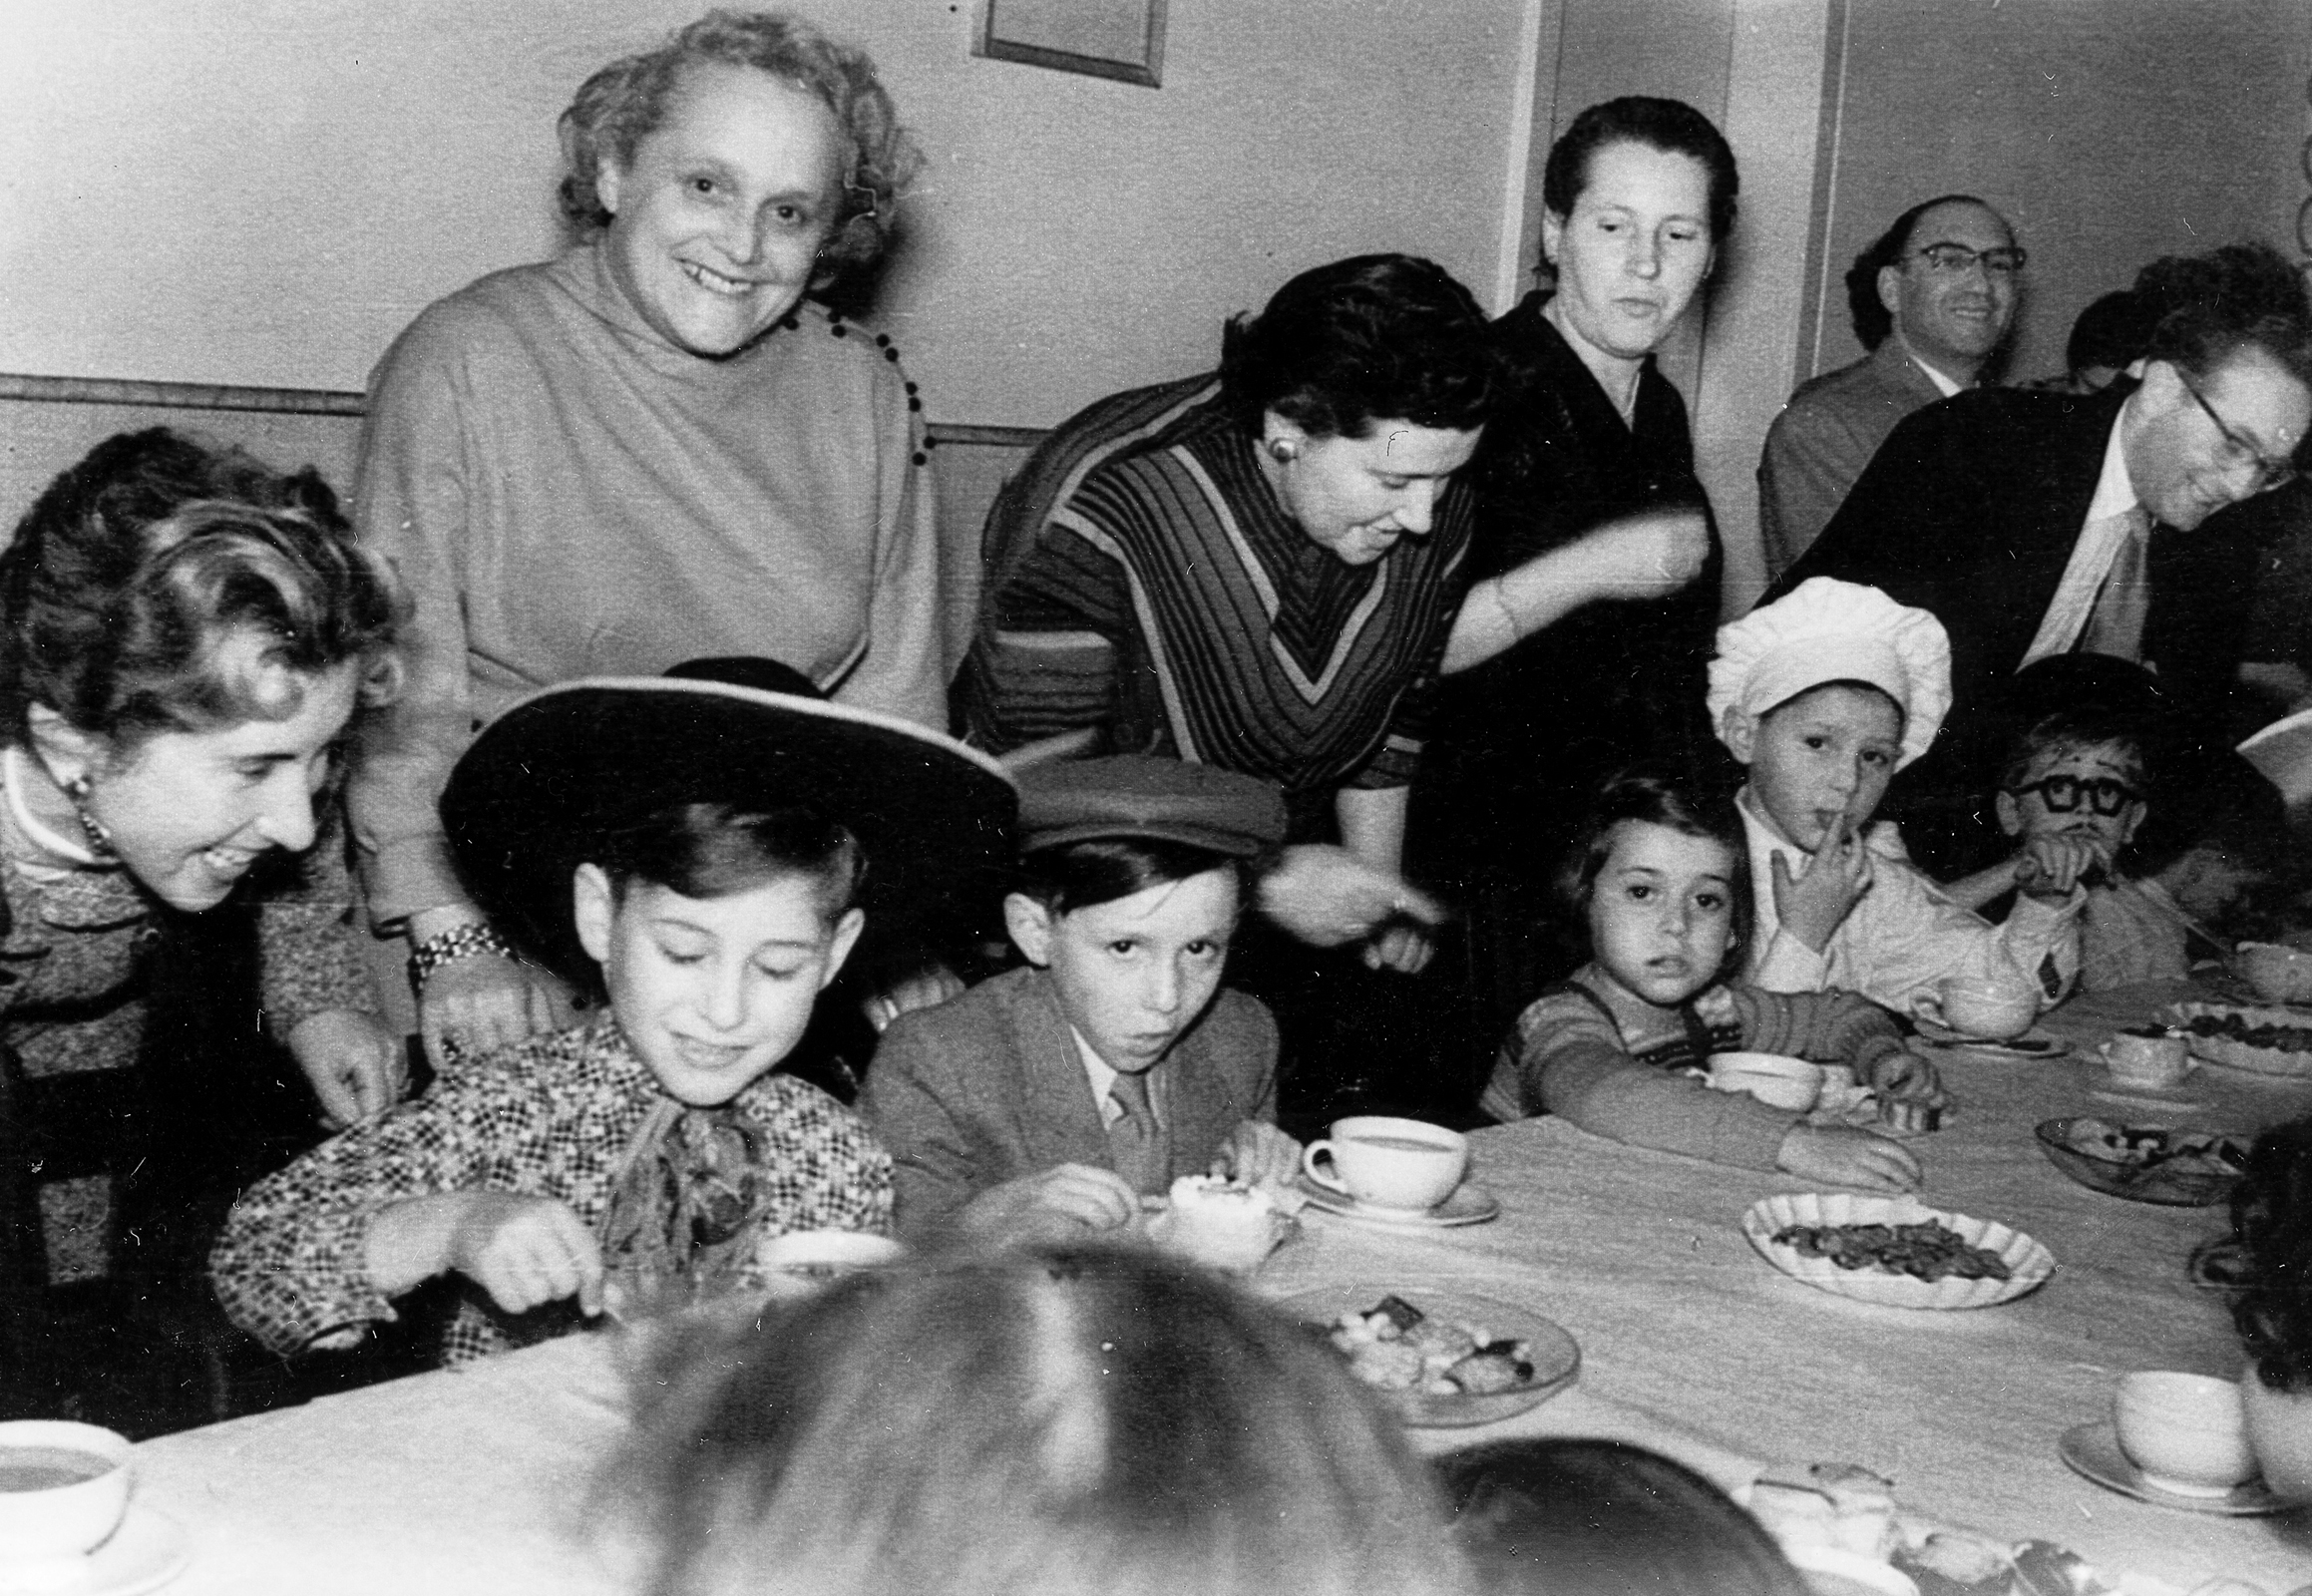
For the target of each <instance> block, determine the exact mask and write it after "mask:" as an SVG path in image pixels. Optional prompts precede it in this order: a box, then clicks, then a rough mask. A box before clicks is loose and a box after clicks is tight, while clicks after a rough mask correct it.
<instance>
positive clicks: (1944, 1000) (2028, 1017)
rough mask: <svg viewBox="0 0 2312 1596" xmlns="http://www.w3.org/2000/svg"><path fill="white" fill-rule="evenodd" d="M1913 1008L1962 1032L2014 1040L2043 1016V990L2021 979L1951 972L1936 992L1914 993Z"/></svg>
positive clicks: (1964, 1034)
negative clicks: (2040, 999) (2040, 992)
mask: <svg viewBox="0 0 2312 1596" xmlns="http://www.w3.org/2000/svg"><path fill="white" fill-rule="evenodd" d="M1911 1012H1912V1013H1913V1014H1914V1015H1916V1016H1917V1017H1918V1018H1921V1019H1927V1020H1932V1021H1933V1022H1934V1023H1936V1024H1938V1025H1941V1026H1942V1027H1943V1028H1944V1029H1945V1030H1953V1031H1957V1032H1958V1033H1959V1034H1960V1035H1962V1036H1975V1037H1979V1038H1981V1039H1982V1040H1984V1041H2013V1040H2014V1039H2015V1038H2016V1037H2018V1036H2020V1035H2022V1034H2023V1033H2024V1032H2025V1031H2027V1030H2029V1029H2030V1028H2031V1022H2032V1021H2033V1020H2035V1019H2037V1018H2038V1017H2039V994H2038V993H2037V992H2035V991H2034V990H2032V989H2031V988H2030V987H2028V986H2025V985H2024V984H2022V983H2020V982H2011V981H1991V980H1986V979H1985V978H1983V977H1981V976H1949V977H1946V978H1944V980H1943V981H1942V982H1941V983H1940V984H1939V985H1938V986H1937V988H1936V990H1935V991H1934V992H1931V993H1925V992H1922V993H1913V994H1912V995H1911Z"/></svg>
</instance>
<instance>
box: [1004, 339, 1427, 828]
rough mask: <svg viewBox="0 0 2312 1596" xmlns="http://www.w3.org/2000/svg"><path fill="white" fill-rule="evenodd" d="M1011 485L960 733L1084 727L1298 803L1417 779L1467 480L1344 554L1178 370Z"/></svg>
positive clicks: (1058, 441) (1121, 399)
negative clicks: (1427, 521)
mask: <svg viewBox="0 0 2312 1596" xmlns="http://www.w3.org/2000/svg"><path fill="white" fill-rule="evenodd" d="M1151 425H1153V426H1154V427H1155V429H1156V430H1155V431H1154V432H1153V434H1152V435H1151V434H1150V433H1149V431H1148V429H1149V428H1150V427H1151ZM1021 481H1022V483H1023V484H1025V485H1026V488H1025V489H1024V490H1023V491H1019V492H1016V493H1009V494H1007V495H1006V496H1005V500H1004V502H1002V503H999V504H998V506H997V510H996V513H995V515H994V517H992V518H991V519H990V524H989V527H988V534H987V540H986V542H987V550H988V556H989V562H990V569H991V572H992V575H993V581H992V582H991V584H990V588H989V592H988V598H987V600H986V605H985V608H984V609H983V610H982V614H981V624H980V630H979V636H978V638H977V641H976V643H975V645H974V648H973V651H972V657H971V661H970V664H969V666H968V667H967V669H966V671H965V677H964V686H963V700H964V713H965V719H966V723H967V725H968V727H969V732H970V735H971V737H972V740H973V741H975V742H978V743H980V744H981V745H983V746H986V747H990V748H993V749H997V750H1002V749H1008V748H1012V747H1016V746H1018V745H1019V744H1021V743H1023V742H1028V741H1032V740H1034V739H1036V738H1039V737H1048V736H1052V735H1054V734H1056V733H1059V732H1064V731H1071V730H1075V729H1078V728H1081V727H1086V726H1096V727H1099V728H1102V729H1103V730H1104V731H1105V732H1106V739H1105V740H1106V745H1107V748H1108V750H1109V751H1141V752H1152V753H1161V754H1170V755H1175V756H1177V757H1179V758H1183V759H1189V760H1194V761H1196V762H1199V763H1204V764H1215V765H1221V766H1224V767H1225V768H1227V769H1231V770H1240V771H1244V772H1247V773H1249V774H1252V775H1256V776H1261V777H1265V778H1267V779H1268V780H1271V781H1274V782H1276V783H1277V784H1278V785H1280V786H1282V787H1283V788H1285V790H1286V792H1287V794H1288V795H1289V796H1290V797H1292V798H1293V799H1295V800H1296V803H1295V809H1296V812H1297V813H1301V814H1307V813H1308V812H1310V810H1311V808H1312V807H1313V806H1312V805H1311V804H1310V803H1309V802H1308V800H1311V799H1314V798H1316V797H1319V796H1321V795H1324V794H1329V793H1330V792H1331V791H1333V790H1334V789H1336V788H1339V787H1342V786H1353V787H1396V786H1403V785H1405V784H1406V783H1407V782H1409V781H1410V780H1411V777H1412V772H1413V769H1414V766H1415V764H1416V763H1417V760H1418V756H1419V751H1420V736H1421V721H1422V717H1423V711H1424V708H1425V704H1426V700H1427V698H1428V696H1429V691H1430V687H1431V684H1432V683H1433V681H1434V678H1435V675H1436V668H1437V662H1438V658H1439V656H1440V654H1441V653H1442V651H1443V647H1444V641H1445V634H1446V632H1447V630H1448V629H1449V627H1450V625H1451V623H1452V618H1453V613H1454V607H1455V605H1456V604H1457V603H1458V601H1459V598H1460V590H1461V584H1460V581H1459V576H1460V567H1461V564H1462V557H1463V555H1464V553H1465V551H1466V549H1467V544H1468V534H1469V524H1470V509H1469V500H1468V495H1467V493H1466V492H1465V491H1464V490H1463V489H1461V488H1459V487H1458V486H1456V487H1455V488H1454V489H1453V490H1452V491H1450V492H1449V493H1448V494H1447V495H1446V497H1445V499H1444V500H1443V502H1442V503H1441V504H1440V506H1439V509H1438V514H1437V517H1436V524H1435V528H1434V530H1433V531H1432V532H1431V534H1430V535H1429V536H1428V537H1426V538H1418V539H1414V538H1408V539H1406V540H1405V541H1404V542H1403V543H1402V544H1400V545H1398V547H1397V548H1396V549H1395V550H1394V551H1392V552H1391V553H1390V554H1389V556H1388V557H1387V558H1386V559H1384V560H1381V561H1380V562H1378V563H1377V564H1375V565H1372V566H1364V567H1351V566H1348V565H1344V564H1343V563H1342V562H1341V561H1339V560H1337V559H1336V558H1334V556H1332V555H1331V554H1329V553H1327V552H1326V551H1325V550H1324V549H1322V548H1320V547H1319V546H1318V545H1317V544H1316V543H1315V542H1313V541H1312V540H1311V539H1310V538H1309V537H1308V536H1307V535H1306V534H1304V533H1303V532H1302V531H1301V530H1300V528H1299V527H1298V526H1296V525H1295V524H1294V523H1293V522H1292V521H1291V520H1290V519H1289V518H1288V517H1287V516H1286V514H1285V513H1284V512H1283V511H1282V510H1281V509H1280V508H1279V506H1278V505H1277V503H1276V500H1275V498H1274V496H1273V495H1272V494H1271V493H1270V491H1269V489H1268V486H1267V484H1266V483H1265V482H1263V481H1262V480H1261V476H1260V470H1259V466H1258V463H1257V462H1256V460H1255V459H1254V455H1253V449H1252V445H1251V443H1250V442H1249V440H1247V439H1246V437H1245V436H1244V434H1243V432H1242V431H1241V430H1240V429H1239V428H1237V427H1236V426H1235V424H1234V423H1233V422H1232V421H1231V420H1230V419H1229V417H1228V416H1227V415H1226V414H1225V413H1224V412H1223V411H1222V410H1221V408H1220V407H1219V405H1218V403H1217V402H1216V400H1215V399H1214V398H1213V397H1212V396H1211V389H1210V388H1209V385H1202V386H1200V385H1193V384H1172V385H1169V386H1168V387H1166V388H1163V389H1147V390H1140V391H1139V392H1137V393H1135V394H1130V395H1120V396H1118V397H1117V398H1115V399H1111V400H1108V401H1104V402H1103V403H1102V404H1101V405H1099V406H1095V407H1094V409H1093V410H1091V411H1087V412H1086V413H1085V414H1084V415H1083V416H1081V417H1078V418H1076V419H1075V420H1074V421H1071V422H1069V423H1067V424H1066V425H1064V426H1062V427H1061V428H1060V429H1059V431H1057V432H1055V433H1054V434H1053V436H1052V437H1051V438H1050V439H1049V440H1047V441H1046V442H1045V444H1044V445H1043V447H1042V449H1040V450H1039V451H1038V453H1037V456H1036V459H1035V460H1034V461H1032V462H1030V464H1029V467H1028V469H1027V472H1026V474H1025V475H1024V476H1023V477H1022V479H1021ZM1071 483H1072V484H1073V486H1072V488H1070V487H1069V484H1071ZM1027 518H1036V519H1033V520H1030V519H1027Z"/></svg>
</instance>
